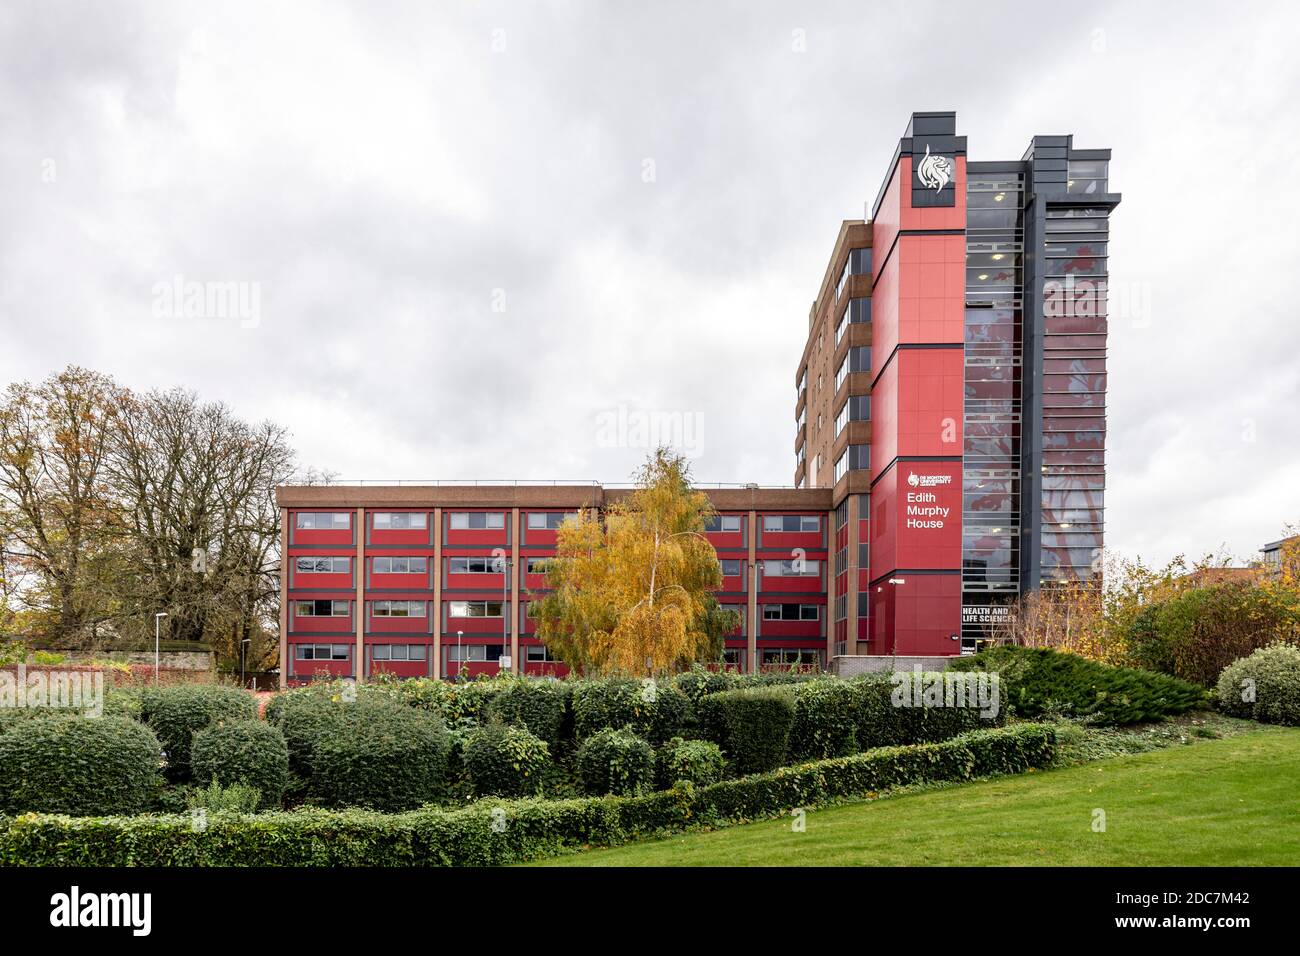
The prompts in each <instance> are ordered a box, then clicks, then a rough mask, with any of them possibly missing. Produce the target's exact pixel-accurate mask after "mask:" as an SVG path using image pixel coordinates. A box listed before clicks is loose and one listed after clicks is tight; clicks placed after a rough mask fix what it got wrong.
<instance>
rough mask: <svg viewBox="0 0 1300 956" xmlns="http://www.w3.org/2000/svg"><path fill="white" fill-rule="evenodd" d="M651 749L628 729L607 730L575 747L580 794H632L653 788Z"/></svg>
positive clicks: (652, 755) (610, 728) (652, 751)
mask: <svg viewBox="0 0 1300 956" xmlns="http://www.w3.org/2000/svg"><path fill="white" fill-rule="evenodd" d="M654 764H655V761H654V750H653V748H651V746H650V744H649V742H648V741H646V740H645V739H644V738H642V737H638V736H637V735H636V734H634V733H632V732H631V731H630V730H626V729H622V728H614V727H609V728H606V729H605V730H602V731H600V732H599V733H597V734H593V735H592V736H591V737H588V738H587V739H586V740H585V741H583V743H582V746H581V747H579V748H578V777H579V778H580V779H581V781H582V789H583V791H584V792H586V793H589V794H593V795H598V794H603V793H616V794H623V795H628V794H636V793H642V792H644V791H647V790H650V789H652V788H653V784H654Z"/></svg>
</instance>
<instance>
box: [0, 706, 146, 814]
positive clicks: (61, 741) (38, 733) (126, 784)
mask: <svg viewBox="0 0 1300 956" xmlns="http://www.w3.org/2000/svg"><path fill="white" fill-rule="evenodd" d="M161 763H162V751H161V748H160V747H159V744H158V738H156V737H155V736H154V735H153V733H152V732H151V731H150V730H149V729H148V728H147V727H145V726H144V725H142V724H139V723H137V722H136V721H133V720H128V719H126V718H124V717H102V718H98V719H94V720H67V719H57V718H54V719H47V720H27V721H23V722H22V723H21V724H16V725H14V726H12V727H11V728H10V729H9V731H8V732H7V733H5V734H3V735H0V768H3V769H2V770H0V812H3V813H25V812H29V811H31V812H39V813H67V814H72V815H74V816H78V815H86V814H91V813H103V814H113V813H139V812H141V811H143V810H145V809H146V808H147V807H148V806H149V803H150V801H151V800H152V798H153V795H154V792H155V791H156V789H157V788H158V785H159V783H160V782H161V781H160V780H159V777H158V768H159V766H160V765H161Z"/></svg>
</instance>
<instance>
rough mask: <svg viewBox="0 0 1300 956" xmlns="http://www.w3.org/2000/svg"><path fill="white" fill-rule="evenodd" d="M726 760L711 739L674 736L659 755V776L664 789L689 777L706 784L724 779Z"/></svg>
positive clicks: (698, 783)
mask: <svg viewBox="0 0 1300 956" xmlns="http://www.w3.org/2000/svg"><path fill="white" fill-rule="evenodd" d="M725 771H726V761H724V760H723V759H722V750H721V748H719V747H718V745H717V744H715V743H713V742H712V741H711V740H683V739H682V738H681V737H674V738H673V739H672V740H670V741H668V743H666V744H664V745H663V747H662V748H660V750H659V751H658V752H657V753H656V754H655V776H656V778H657V780H658V782H659V788H660V789H661V790H667V789H669V788H670V787H672V786H673V785H674V784H675V783H677V781H679V780H685V781H688V782H689V783H692V784H694V785H695V786H697V787H706V786H708V785H709V784H711V783H717V782H718V781H719V780H721V779H722V777H723V774H724V773H725Z"/></svg>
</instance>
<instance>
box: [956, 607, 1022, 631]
mask: <svg viewBox="0 0 1300 956" xmlns="http://www.w3.org/2000/svg"><path fill="white" fill-rule="evenodd" d="M1010 613H1011V605H1009V604H963V605H962V606H961V622H962V624H983V625H984V626H986V627H991V626H993V625H995V624H1001V623H1002V622H1003V621H1004V620H1006V618H1007V615H1009V614H1010Z"/></svg>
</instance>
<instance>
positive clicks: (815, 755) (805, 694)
mask: <svg viewBox="0 0 1300 956" xmlns="http://www.w3.org/2000/svg"><path fill="white" fill-rule="evenodd" d="M793 693H794V723H793V724H792V725H791V726H790V743H789V758H790V759H791V760H793V761H804V760H825V759H826V758H827V757H843V756H846V755H848V754H852V753H857V752H858V749H859V748H858V738H857V695H856V694H855V692H854V687H853V685H852V684H850V683H848V682H847V681H842V680H838V679H823V680H816V681H809V682H807V683H803V684H797V685H795V688H794V691H793Z"/></svg>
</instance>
